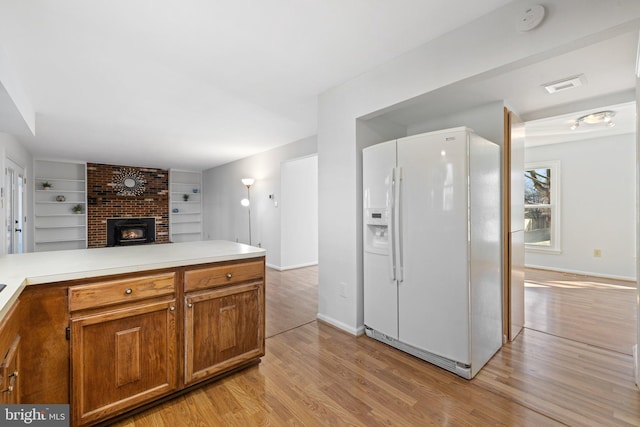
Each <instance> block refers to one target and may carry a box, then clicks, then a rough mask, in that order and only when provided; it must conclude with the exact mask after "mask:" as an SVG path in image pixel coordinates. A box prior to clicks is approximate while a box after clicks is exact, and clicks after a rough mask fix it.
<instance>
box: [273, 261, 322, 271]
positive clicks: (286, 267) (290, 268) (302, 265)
mask: <svg viewBox="0 0 640 427" xmlns="http://www.w3.org/2000/svg"><path fill="white" fill-rule="evenodd" d="M265 265H266V266H267V267H269V268H273V269H274V270H278V271H287V270H295V269H296V268H304V267H312V266H314V265H318V261H316V262H309V263H306V264H298V265H287V266H284V267H280V266H279V265H273V264H269V263H266V264H265Z"/></svg>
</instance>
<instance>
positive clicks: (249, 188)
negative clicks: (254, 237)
mask: <svg viewBox="0 0 640 427" xmlns="http://www.w3.org/2000/svg"><path fill="white" fill-rule="evenodd" d="M247 199H248V200H249V206H248V209H249V246H251V185H247Z"/></svg>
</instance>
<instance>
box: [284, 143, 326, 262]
mask: <svg viewBox="0 0 640 427" xmlns="http://www.w3.org/2000/svg"><path fill="white" fill-rule="evenodd" d="M280 170H281V176H280V180H281V181H280V193H281V197H280V202H279V207H280V216H281V218H280V221H281V222H280V223H281V232H282V251H281V254H282V259H281V265H280V268H281V269H282V270H287V269H291V268H298V267H305V266H309V265H315V264H317V263H318V156H317V155H313V156H308V157H304V158H302V159H294V160H289V161H285V162H282V165H281V167H280Z"/></svg>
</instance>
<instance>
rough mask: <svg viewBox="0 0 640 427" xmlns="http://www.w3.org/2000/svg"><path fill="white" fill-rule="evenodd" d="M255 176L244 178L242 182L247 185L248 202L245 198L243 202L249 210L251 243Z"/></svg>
mask: <svg viewBox="0 0 640 427" xmlns="http://www.w3.org/2000/svg"><path fill="white" fill-rule="evenodd" d="M254 181H255V180H254V179H253V178H242V183H243V184H244V185H245V186H246V187H247V199H246V200H247V202H246V204H245V203H244V200H243V201H242V202H241V203H242V205H243V206H246V207H247V208H248V210H249V245H251V186H252V185H253V183H254Z"/></svg>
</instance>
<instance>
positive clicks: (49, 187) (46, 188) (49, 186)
mask: <svg viewBox="0 0 640 427" xmlns="http://www.w3.org/2000/svg"><path fill="white" fill-rule="evenodd" d="M51 187H53V185H51V183H50V182H49V181H45V182H43V183H42V188H43V189H44V190H49V189H51Z"/></svg>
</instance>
